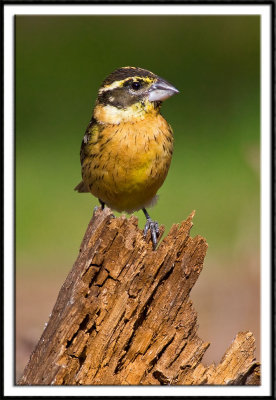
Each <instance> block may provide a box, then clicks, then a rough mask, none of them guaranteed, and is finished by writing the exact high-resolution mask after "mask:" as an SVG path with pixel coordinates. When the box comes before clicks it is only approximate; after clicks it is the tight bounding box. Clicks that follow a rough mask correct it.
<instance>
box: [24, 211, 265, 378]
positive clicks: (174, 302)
mask: <svg viewBox="0 0 276 400" xmlns="http://www.w3.org/2000/svg"><path fill="white" fill-rule="evenodd" d="M193 215H194V213H192V214H191V215H190V216H189V217H188V218H187V220H186V221H183V222H182V223H181V224H180V225H173V226H172V228H171V230H170V232H169V233H168V235H167V236H166V237H165V239H164V240H163V241H162V242H161V243H160V244H159V246H158V248H157V250H156V251H153V250H152V243H151V241H150V238H149V234H148V237H147V239H146V240H145V239H144V238H143V233H142V231H141V230H140V229H139V228H138V221H137V218H136V217H134V216H131V217H130V218H129V219H127V218H126V217H125V216H124V215H123V216H121V217H120V218H114V216H113V215H112V213H111V211H110V210H109V209H108V208H105V209H104V210H103V211H101V210H100V209H98V210H97V211H96V212H95V213H94V216H93V218H92V219H91V221H90V223H89V225H88V228H87V231H86V233H85V236H84V239H83V241H82V244H81V248H80V252H79V256H78V258H77V260H76V262H75V264H74V266H73V268H72V270H71V272H70V273H69V275H68V277H67V279H66V280H65V282H64V284H63V286H62V288H61V290H60V292H59V295H58V298H57V301H56V304H55V306H54V309H53V311H52V314H51V316H50V319H49V322H48V324H47V326H46V328H45V330H44V332H43V334H42V336H41V338H40V340H39V342H38V344H37V347H36V349H35V350H34V352H33V353H32V355H31V358H30V361H29V363H28V365H27V366H26V368H25V371H24V373H23V376H22V377H21V379H20V380H19V382H18V384H19V385H160V384H163V385H202V384H213V385H244V384H246V385H259V384H260V364H259V363H257V362H256V361H255V358H254V351H255V340H254V337H253V335H252V333H251V332H240V333H238V334H237V336H236V338H235V340H234V341H233V342H232V344H231V345H230V347H229V348H228V350H227V351H226V353H225V355H224V356H223V358H222V360H221V362H220V364H219V365H217V366H215V365H214V364H212V365H210V366H204V365H203V364H202V363H201V360H202V357H203V355H204V353H205V351H206V349H207V348H208V346H209V343H207V342H204V341H203V340H202V339H200V338H199V337H198V336H197V330H198V326H197V315H196V312H195V310H194V309H193V306H192V302H191V300H190V299H189V293H190V291H191V289H192V287H193V286H194V284H195V282H196V280H197V279H198V276H199V274H200V272H201V270H202V267H203V261H204V257H205V254H206V250H207V243H206V240H205V239H204V238H203V237H201V236H196V237H194V238H192V237H190V235H189V233H190V229H191V227H192V218H193ZM160 230H161V234H162V233H163V232H164V228H163V227H161V229H160Z"/></svg>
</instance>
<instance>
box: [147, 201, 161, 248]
mask: <svg viewBox="0 0 276 400" xmlns="http://www.w3.org/2000/svg"><path fill="white" fill-rule="evenodd" d="M143 213H144V214H145V217H146V219H147V222H146V225H145V228H144V237H146V236H147V232H148V230H150V233H151V238H152V243H153V250H155V249H156V246H157V238H158V236H159V226H158V223H157V222H156V221H153V220H152V219H151V217H150V216H149V214H148V212H147V210H146V209H145V208H143Z"/></svg>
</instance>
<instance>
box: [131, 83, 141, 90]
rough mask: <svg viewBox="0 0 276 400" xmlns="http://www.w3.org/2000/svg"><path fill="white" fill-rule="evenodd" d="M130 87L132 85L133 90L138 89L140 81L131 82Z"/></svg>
mask: <svg viewBox="0 0 276 400" xmlns="http://www.w3.org/2000/svg"><path fill="white" fill-rule="evenodd" d="M131 87H132V89H134V90H138V89H140V87H141V83H140V82H133V83H132V84H131Z"/></svg>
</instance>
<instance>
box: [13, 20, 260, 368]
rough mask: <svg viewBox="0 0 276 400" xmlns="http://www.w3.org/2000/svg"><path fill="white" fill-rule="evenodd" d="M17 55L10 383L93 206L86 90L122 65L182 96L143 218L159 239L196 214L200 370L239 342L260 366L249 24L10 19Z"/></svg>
mask: <svg viewBox="0 0 276 400" xmlns="http://www.w3.org/2000/svg"><path fill="white" fill-rule="evenodd" d="M15 56H16V65H15V78H16V81H15V89H16V104H15V106H16V132H15V155H16V296H17V297H16V300H17V309H16V318H17V340H16V352H17V375H18V376H19V375H20V374H21V373H22V368H23V367H24V365H25V364H26V362H27V359H28V357H29V354H30V351H31V350H32V349H33V346H34V345H35V343H36V341H37V340H38V338H39V336H40V335H41V333H42V330H43V326H44V322H47V320H48V315H49V314H50V312H51V308H52V306H53V304H54V302H55V299H56V297H57V293H58V290H59V288H60V286H61V284H62V282H63V281H64V279H65V277H66V275H67V273H68V272H69V270H70V269H71V267H72V264H73V262H74V261H75V259H76V256H77V254H78V249H79V245H80V242H81V240H82V237H83V234H84V232H85V229H86V227H87V224H88V222H89V220H90V217H91V215H92V211H93V207H94V206H95V205H97V204H98V203H97V200H96V199H95V198H93V197H92V196H91V195H89V194H78V193H76V192H74V191H73V188H74V187H75V186H76V184H77V183H79V181H80V179H81V172H80V161H79V149H80V144H81V141H82V138H83V135H84V131H85V129H86V126H87V125H88V122H89V120H90V117H91V115H92V109H93V105H94V102H95V99H96V96H97V90H98V88H99V86H100V85H101V83H102V81H103V80H104V78H105V77H106V76H107V75H108V74H109V73H110V72H112V71H113V70H114V69H116V68H118V67H122V66H127V65H130V66H139V67H142V68H146V69H149V70H151V71H153V72H154V73H156V74H158V75H159V76H161V77H163V78H165V79H167V80H168V81H170V82H171V83H172V84H173V85H175V86H176V87H177V88H178V89H179V90H180V94H179V95H177V96H174V97H172V98H171V99H169V100H167V101H166V102H165V103H164V104H163V107H162V114H163V115H164V116H165V118H166V119H167V120H168V122H169V123H170V124H171V125H172V127H173V130H174V135H175V150H174V156H173V161H172V164H171V168H170V171H169V174H168V177H167V179H166V181H165V183H164V185H163V187H162V188H161V189H160V191H159V195H160V198H159V202H158V204H157V206H155V208H153V209H152V210H150V215H151V216H152V217H153V218H154V219H156V220H158V221H159V223H162V224H164V225H165V226H166V231H168V229H169V228H170V226H171V225H172V223H175V222H181V221H182V220H183V219H185V218H186V217H187V216H188V215H189V214H190V212H191V211H192V210H194V209H195V210H196V216H195V218H194V227H193V229H192V232H191V234H192V235H195V234H201V235H202V236H204V237H205V238H206V239H207V242H208V244H209V249H208V254H207V258H206V262H205V265H204V270H203V272H202V275H201V276H200V279H199V281H198V283H197V284H196V286H195V288H194V289H193V291H192V299H193V301H194V303H195V308H196V309H197V311H198V313H199V315H198V319H199V325H200V329H199V333H200V334H201V337H202V338H203V339H204V340H206V341H211V342H212V346H211V348H210V349H209V350H208V352H209V355H208V356H207V355H206V360H207V361H213V360H214V361H218V360H219V359H220V357H221V356H222V354H223V352H224V351H225V350H226V348H227V346H228V345H229V344H230V342H231V340H232V339H233V338H234V336H235V334H236V333H237V332H238V330H247V329H249V330H252V331H253V333H254V335H255V337H256V339H257V355H258V354H259V353H258V351H259V349H258V340H259V216H260V210H259V206H260V202H259V197H260V192H259V191H260V183H259V150H260V110H259V106H260V19H259V17H258V16H17V17H16V42H15ZM137 216H138V217H139V221H140V226H141V227H142V226H143V225H144V222H145V221H144V216H143V214H142V212H141V211H140V212H138V213H137Z"/></svg>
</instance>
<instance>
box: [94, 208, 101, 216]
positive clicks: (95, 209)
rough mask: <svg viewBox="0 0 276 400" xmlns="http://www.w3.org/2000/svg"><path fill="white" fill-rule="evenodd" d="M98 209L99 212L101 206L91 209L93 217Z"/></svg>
mask: <svg viewBox="0 0 276 400" xmlns="http://www.w3.org/2000/svg"><path fill="white" fill-rule="evenodd" d="M99 209H100V210H101V209H102V207H101V206H95V207H94V208H93V216H94V215H95V213H96V212H97V211H98V210H99Z"/></svg>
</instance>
